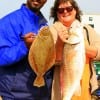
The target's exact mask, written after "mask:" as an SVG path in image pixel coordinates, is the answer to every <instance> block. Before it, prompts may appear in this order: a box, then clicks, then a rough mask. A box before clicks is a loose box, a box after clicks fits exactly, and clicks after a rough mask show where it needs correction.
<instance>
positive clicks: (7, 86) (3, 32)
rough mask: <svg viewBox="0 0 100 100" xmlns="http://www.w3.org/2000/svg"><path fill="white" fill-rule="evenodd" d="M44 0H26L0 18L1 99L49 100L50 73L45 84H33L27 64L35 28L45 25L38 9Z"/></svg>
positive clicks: (44, 20)
mask: <svg viewBox="0 0 100 100" xmlns="http://www.w3.org/2000/svg"><path fill="white" fill-rule="evenodd" d="M46 1H47V0H27V2H26V4H23V5H22V6H21V8H20V9H18V10H16V11H14V12H12V13H10V14H8V15H6V16H5V17H3V18H2V19H0V96H2V98H3V100H50V94H51V84H52V74H53V70H52V69H51V70H49V71H48V72H47V73H46V74H45V75H44V78H45V81H46V85H45V86H43V87H40V88H38V87H35V86H33V81H34V79H35V77H36V74H35V73H34V71H33V70H32V69H31V67H30V66H29V63H28V57H27V56H28V51H29V48H30V45H31V43H32V42H33V41H34V38H32V37H34V35H36V34H37V33H38V30H39V29H40V28H41V27H42V26H45V25H47V21H46V19H45V18H44V17H43V15H42V14H41V12H40V9H41V8H42V6H43V5H44V4H45V3H46Z"/></svg>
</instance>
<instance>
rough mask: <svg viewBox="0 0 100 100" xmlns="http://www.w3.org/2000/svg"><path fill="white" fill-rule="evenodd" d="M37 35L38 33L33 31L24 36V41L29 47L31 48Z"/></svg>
mask: <svg viewBox="0 0 100 100" xmlns="http://www.w3.org/2000/svg"><path fill="white" fill-rule="evenodd" d="M35 37H36V35H35V34H34V33H32V32H30V33H27V34H25V35H24V36H23V39H24V42H25V43H26V46H27V47H28V48H30V46H31V44H32V42H33V41H34V39H35Z"/></svg>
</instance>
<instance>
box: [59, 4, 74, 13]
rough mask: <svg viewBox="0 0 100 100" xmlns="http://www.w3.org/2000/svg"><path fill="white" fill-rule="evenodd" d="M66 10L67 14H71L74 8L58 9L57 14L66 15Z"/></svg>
mask: <svg viewBox="0 0 100 100" xmlns="http://www.w3.org/2000/svg"><path fill="white" fill-rule="evenodd" d="M65 10H66V11H67V12H71V11H72V10H73V6H69V7H66V8H58V10H57V12H58V13H60V14H62V13H64V11H65Z"/></svg>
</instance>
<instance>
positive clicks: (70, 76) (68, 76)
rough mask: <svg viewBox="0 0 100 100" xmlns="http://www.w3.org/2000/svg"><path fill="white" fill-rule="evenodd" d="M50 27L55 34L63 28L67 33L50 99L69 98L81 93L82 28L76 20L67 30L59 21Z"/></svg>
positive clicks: (83, 54)
mask: <svg viewBox="0 0 100 100" xmlns="http://www.w3.org/2000/svg"><path fill="white" fill-rule="evenodd" d="M52 27H54V28H52V29H55V30H56V31H57V32H56V34H57V33H58V32H59V31H61V29H65V32H66V34H69V37H68V39H67V40H66V41H65V44H64V49H63V62H62V64H61V65H60V67H58V66H57V67H56V68H55V72H54V80H53V85H52V100H71V98H72V96H73V95H80V93H81V87H80V80H81V78H82V73H83V70H84V65H85V48H84V36H83V28H82V25H81V24H80V22H79V21H77V20H75V21H74V22H73V23H72V25H71V28H70V29H69V30H67V29H66V27H65V26H64V25H63V24H61V23H60V22H55V23H54V25H53V26H52ZM52 29H51V30H52ZM52 34H55V33H53V32H52ZM55 40H56V39H55ZM57 81H58V82H57ZM57 86H58V87H57ZM55 87H56V88H55ZM59 87H60V88H59ZM59 90H60V93H59ZM57 93H58V94H57Z"/></svg>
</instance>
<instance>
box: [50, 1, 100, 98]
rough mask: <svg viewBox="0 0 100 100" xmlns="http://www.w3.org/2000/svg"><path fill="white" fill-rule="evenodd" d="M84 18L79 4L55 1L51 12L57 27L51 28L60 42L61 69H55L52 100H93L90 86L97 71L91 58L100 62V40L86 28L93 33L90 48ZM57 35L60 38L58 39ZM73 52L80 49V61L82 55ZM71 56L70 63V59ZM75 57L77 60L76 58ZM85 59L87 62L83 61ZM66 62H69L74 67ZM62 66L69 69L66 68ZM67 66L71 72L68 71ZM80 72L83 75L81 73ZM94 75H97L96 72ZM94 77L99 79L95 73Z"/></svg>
mask: <svg viewBox="0 0 100 100" xmlns="http://www.w3.org/2000/svg"><path fill="white" fill-rule="evenodd" d="M81 15H82V12H81V11H80V9H79V7H78V5H77V3H76V2H75V1H74V0H55V3H54V6H53V7H52V9H51V17H53V18H54V24H53V26H51V31H52V33H53V36H54V41H56V49H57V50H56V62H57V65H55V72H54V80H53V85H52V100H91V93H90V92H91V91H90V85H89V84H90V76H91V69H93V67H91V68H90V66H89V62H90V59H91V58H92V59H100V54H99V52H100V50H99V49H100V47H99V45H100V40H99V39H98V37H97V36H96V33H95V31H94V30H93V29H92V28H91V27H90V26H88V25H87V26H86V27H87V29H88V30H89V33H91V34H89V37H90V45H89V43H88V39H87V35H86V31H85V30H84V29H83V26H84V25H82V24H81ZM55 34H58V37H57V35H55ZM79 34H81V35H79ZM82 36H83V38H84V43H85V48H84V43H83V41H81V40H82V39H83V38H82ZM80 37H81V38H80ZM93 37H94V40H93ZM66 43H67V44H68V43H69V44H70V48H69V49H68V46H66ZM80 43H82V44H81V45H80V48H79V46H78V44H80ZM75 45H76V46H75ZM74 46H75V48H74ZM81 46H82V47H81ZM82 48H83V51H82ZM66 49H67V51H66ZM71 49H72V51H76V50H78V49H80V52H81V55H80V58H77V57H76V56H77V55H79V53H78V54H77V55H75V52H74V53H70V52H69V51H70V50H71ZM84 50H85V53H84ZM65 51H66V52H65ZM78 52H79V51H78ZM68 53H69V56H68ZM84 54H85V55H86V57H85V58H86V61H85V58H84ZM65 55H66V56H65ZM82 55H83V58H82ZM67 56H68V59H66V57H67ZM74 56H75V57H76V58H73V57H74ZM78 57H79V56H78ZM73 59H74V60H73ZM75 59H76V62H75ZM82 59H83V62H82V61H81V60H82ZM63 60H64V61H63ZM66 61H69V62H71V63H69V62H66ZM67 63H68V64H67ZM73 63H75V64H73ZM78 63H79V65H78ZM80 63H81V64H80ZM62 64H63V65H65V66H62ZM82 64H83V65H82ZM73 65H74V66H73ZM66 66H67V68H65V67H66ZM69 66H70V67H73V68H76V69H77V70H74V71H76V73H74V71H72V70H73V69H70V68H68V67H69ZM78 68H79V70H80V71H79V70H78ZM65 70H66V71H65ZM69 71H70V72H69ZM92 71H93V72H94V70H92ZM73 74H74V75H73ZM76 74H77V75H76ZM68 75H69V77H70V78H71V79H72V80H71V79H67V78H69V77H68ZM78 75H80V76H78ZM94 75H96V74H95V72H94ZM94 79H95V83H97V80H96V77H95V78H94ZM67 85H68V86H67ZM97 87H98V86H97V84H95V87H94V89H96V88H97ZM68 89H69V91H68ZM70 89H71V90H70ZM92 91H93V90H92Z"/></svg>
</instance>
